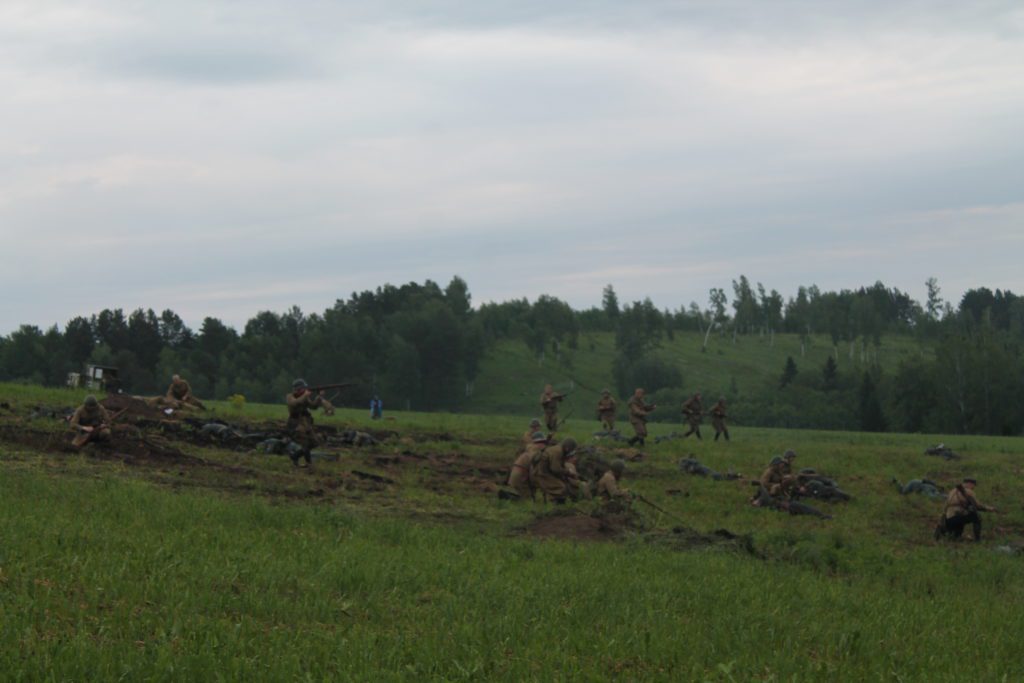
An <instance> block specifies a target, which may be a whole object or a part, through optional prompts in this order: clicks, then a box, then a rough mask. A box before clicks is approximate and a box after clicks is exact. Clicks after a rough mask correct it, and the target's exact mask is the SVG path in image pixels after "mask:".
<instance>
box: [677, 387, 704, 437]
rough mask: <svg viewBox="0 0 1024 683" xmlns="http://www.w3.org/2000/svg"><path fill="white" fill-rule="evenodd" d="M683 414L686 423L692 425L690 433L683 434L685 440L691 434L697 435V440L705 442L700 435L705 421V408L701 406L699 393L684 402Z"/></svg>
mask: <svg viewBox="0 0 1024 683" xmlns="http://www.w3.org/2000/svg"><path fill="white" fill-rule="evenodd" d="M682 413H683V418H685V420H686V423H687V424H688V425H690V431H688V432H686V433H685V434H683V438H684V439H685V438H686V437H688V436H689V435H690V434H696V435H697V438H698V439H700V440H701V441H703V440H704V438H703V437H702V436H701V435H700V423H701V422H702V421H703V415H704V408H703V407H702V406H701V404H700V392H699V391H698V392H697V393H696V394H694V395H693V396H691V397H690V398H688V399H686V401H684V402H683V410H682Z"/></svg>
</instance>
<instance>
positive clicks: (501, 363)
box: [470, 332, 926, 418]
mask: <svg viewBox="0 0 1024 683" xmlns="http://www.w3.org/2000/svg"><path fill="white" fill-rule="evenodd" d="M882 342H883V343H882V346H881V347H880V348H878V349H875V348H874V347H869V348H868V354H869V355H868V356H866V357H864V358H862V357H861V350H860V347H859V346H858V347H857V349H856V351H855V353H854V354H853V357H852V358H851V356H850V354H849V345H848V344H847V345H843V346H841V347H840V349H839V360H838V366H839V369H840V372H854V373H858V374H859V373H861V372H863V370H864V369H865V368H866V367H867V365H868V363H873V362H874V361H875V360H876V359H877V361H878V364H879V365H881V367H882V368H883V369H885V370H886V371H894V370H895V369H896V367H897V366H898V365H899V362H900V360H902V359H904V358H909V357H913V356H917V355H919V354H921V353H926V351H923V350H922V348H921V345H920V343H919V342H918V341H916V340H914V339H910V338H907V337H886V338H884V339H883V340H882ZM702 343H703V337H702V336H701V335H699V334H697V333H695V332H677V333H676V335H675V339H674V340H672V341H668V340H666V341H665V342H664V344H663V346H662V348H661V349H660V350H659V351H658V354H659V355H661V356H662V357H664V358H666V359H668V360H671V361H672V362H673V363H674V364H675V365H676V366H677V367H679V368H680V370H681V371H682V373H683V382H684V387H685V389H686V390H687V391H702V392H703V393H704V395H705V396H718V395H721V394H727V393H731V392H730V388H731V387H733V386H735V387H736V389H737V390H738V391H739V392H741V393H743V392H746V393H750V392H754V391H761V390H762V387H763V385H765V384H766V383H774V382H777V381H778V378H779V376H780V375H781V374H782V368H783V366H784V365H785V363H786V358H787V357H788V356H792V357H793V358H794V360H795V361H796V363H797V365H798V367H799V368H800V370H801V372H808V373H819V372H820V371H821V368H822V367H823V366H824V364H825V360H826V359H827V358H828V356H829V355H831V354H832V353H833V347H832V343H831V340H830V339H828V338H827V337H820V336H818V337H813V338H812V339H811V340H810V343H809V344H808V345H807V347H806V348H805V349H804V353H801V347H800V338H799V337H798V336H796V335H791V334H779V335H775V338H774V341H773V342H770V341H769V338H768V337H759V336H756V335H754V336H740V337H738V338H737V341H736V343H735V344H733V342H732V337H731V336H724V337H719V336H715V335H713V336H712V337H711V340H710V342H709V344H708V350H707V351H706V352H703V353H702V352H701V345H702ZM614 357H615V337H614V335H613V334H611V333H591V334H583V335H581V336H580V342H579V348H578V349H576V350H566V351H565V353H564V359H563V361H561V362H560V361H559V360H557V359H555V358H554V356H553V355H552V354H546V356H545V357H544V359H538V358H537V357H536V356H534V355H533V353H532V352H530V351H529V349H527V347H526V345H525V344H524V343H522V342H518V341H505V342H501V343H499V344H498V345H497V346H496V347H495V348H494V349H493V350H492V351H491V352H490V353H489V354H488V355H487V357H486V358H485V360H484V362H483V363H482V364H481V368H480V374H479V376H478V377H477V379H476V381H475V382H474V391H473V400H472V402H471V407H470V409H471V410H472V411H473V412H479V413H483V414H508V413H511V414H516V415H531V414H533V413H534V412H536V411H538V410H539V408H538V400H539V397H540V393H541V390H542V389H543V388H544V384H545V383H546V382H551V383H552V384H554V385H555V387H556V389H558V390H560V391H570V390H573V391H574V393H573V394H572V395H571V396H570V397H569V398H568V399H566V401H565V402H564V404H563V405H564V407H563V411H562V412H563V413H565V412H568V411H570V410H572V411H574V413H573V414H574V415H576V416H580V417H582V416H586V417H588V418H589V417H590V416H591V414H592V413H593V410H594V404H595V403H597V400H598V398H599V394H600V391H601V390H602V389H604V388H609V389H612V391H613V392H614V391H615V385H614V382H613V381H612V361H613V359H614ZM566 361H567V362H566ZM627 398H628V397H627ZM673 415H675V411H673Z"/></svg>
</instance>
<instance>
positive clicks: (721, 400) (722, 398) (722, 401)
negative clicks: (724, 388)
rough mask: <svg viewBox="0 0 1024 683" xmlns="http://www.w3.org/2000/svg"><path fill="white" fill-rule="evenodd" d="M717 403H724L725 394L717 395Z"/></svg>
mask: <svg viewBox="0 0 1024 683" xmlns="http://www.w3.org/2000/svg"><path fill="white" fill-rule="evenodd" d="M718 405H722V406H724V405H725V396H719V397H718Z"/></svg>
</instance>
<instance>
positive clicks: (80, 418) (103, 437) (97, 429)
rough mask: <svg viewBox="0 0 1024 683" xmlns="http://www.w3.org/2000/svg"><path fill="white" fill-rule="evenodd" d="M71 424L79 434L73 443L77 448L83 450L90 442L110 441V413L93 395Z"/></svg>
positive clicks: (77, 411)
mask: <svg viewBox="0 0 1024 683" xmlns="http://www.w3.org/2000/svg"><path fill="white" fill-rule="evenodd" d="M69 424H70V426H71V429H73V430H74V431H75V432H77V435H76V436H75V438H74V440H72V442H71V445H73V446H74V447H75V448H81V447H82V446H84V445H85V444H87V443H89V442H90V441H109V440H110V413H108V412H107V409H106V408H104V407H103V406H101V405H100V402H99V401H97V400H96V397H95V396H93V395H91V394H90V395H89V396H86V397H85V402H84V403H83V404H82V405H81V406H79V408H78V410H76V411H75V412H74V414H73V415H72V416H71V421H70V423H69Z"/></svg>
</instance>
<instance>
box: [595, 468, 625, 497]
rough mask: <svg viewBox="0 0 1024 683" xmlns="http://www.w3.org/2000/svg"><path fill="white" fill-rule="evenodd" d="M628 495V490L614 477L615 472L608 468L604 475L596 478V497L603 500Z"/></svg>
mask: <svg viewBox="0 0 1024 683" xmlns="http://www.w3.org/2000/svg"><path fill="white" fill-rule="evenodd" d="M628 495H629V490H628V489H624V488H622V487H621V486H619V480H618V479H616V478H615V473H614V472H612V471H611V470H608V471H607V472H605V473H604V475H603V476H602V477H601V478H600V479H598V480H597V497H598V498H601V499H603V500H613V499H615V498H625V497H626V496H628Z"/></svg>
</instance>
